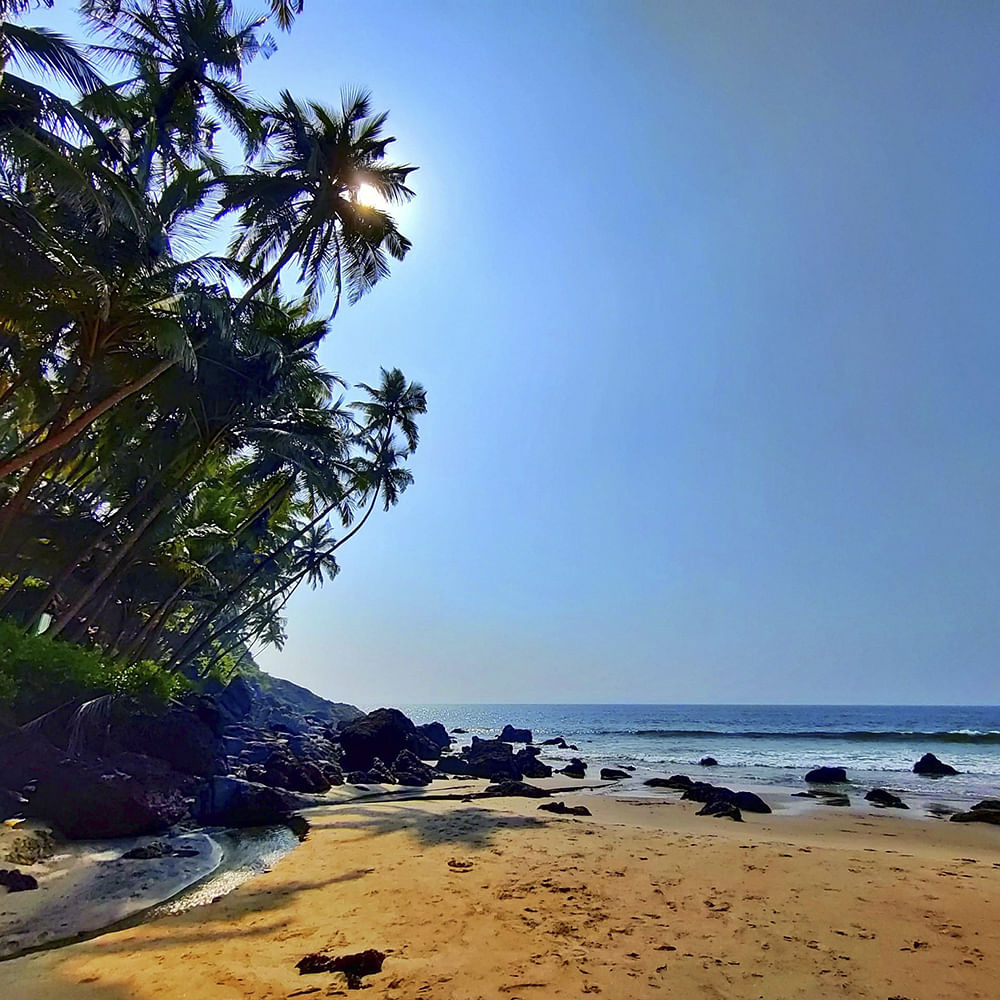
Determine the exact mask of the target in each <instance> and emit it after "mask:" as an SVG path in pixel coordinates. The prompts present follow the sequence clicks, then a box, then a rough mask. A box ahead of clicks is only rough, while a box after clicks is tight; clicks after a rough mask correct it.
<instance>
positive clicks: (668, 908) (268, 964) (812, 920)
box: [0, 779, 1000, 1000]
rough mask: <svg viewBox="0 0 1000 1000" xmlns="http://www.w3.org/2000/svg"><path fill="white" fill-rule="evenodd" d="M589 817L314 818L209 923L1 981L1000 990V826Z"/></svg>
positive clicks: (273, 987)
mask: <svg viewBox="0 0 1000 1000" xmlns="http://www.w3.org/2000/svg"><path fill="white" fill-rule="evenodd" d="M550 780H551V779H550ZM539 783H540V784H541V783H543V782H539ZM464 784H468V783H464ZM477 784H480V785H481V784H484V783H477ZM568 798H569V799H570V800H572V801H575V802H581V801H583V802H586V804H587V805H588V808H590V809H591V810H592V812H593V817H592V818H579V819H578V818H569V819H567V818H562V817H555V816H552V815H550V814H548V813H545V812H539V811H538V809H537V806H538V802H537V800H533V799H477V800H474V801H472V802H468V803H463V802H460V801H440V800H439V801H423V802H421V801H420V797H419V796H414V797H412V798H410V799H408V800H406V801H402V800H399V799H390V798H381V799H367V800H356V801H354V802H350V801H343V802H341V803H340V804H337V805H333V806H330V807H319V808H316V809H313V810H310V816H309V818H310V822H311V831H310V833H309V835H308V837H307V839H306V841H305V842H304V843H303V844H301V845H300V846H299V847H298V848H296V849H295V850H294V851H292V852H291V853H290V854H288V855H286V856H285V857H284V858H283V859H282V860H281V861H280V862H278V863H277V864H276V865H275V866H274V868H273V869H272V870H271V871H267V872H264V873H262V874H261V875H260V876H259V877H257V878H255V879H253V880H252V881H250V882H247V883H244V884H243V885H241V886H240V887H238V888H237V889H235V891H233V892H232V893H230V894H229V895H226V896H225V897H223V898H221V899H219V900H217V901H216V902H214V903H212V904H211V905H209V906H203V907H199V908H197V909H193V910H187V911H186V912H183V913H179V914H176V915H173V916H166V917H163V918H161V919H158V920H156V921H153V922H147V923H140V924H137V925H135V926H132V927H130V928H127V929H123V930H116V931H114V932H112V933H108V934H105V935H102V936H100V937H97V938H93V939H91V940H89V941H85V942H82V943H76V944H67V945H65V946H63V947H61V948H58V949H55V950H50V951H42V952H35V953H33V954H30V955H25V956H22V957H19V958H14V959H10V960H8V961H6V962H3V963H0V994H4V995H7V994H9V995H11V996H15V995H17V996H30V997H32V1000H68V998H70V997H72V998H77V997H79V998H81V1000H125V998H126V997H127V998H129V1000H160V998H162V1000H166V998H167V997H173V998H176V997H180V996H197V997H199V1000H200V998H202V997H204V998H206V1000H216V998H218V1000H222V998H226V1000H230V998H236V997H246V998H250V997H252V998H260V1000H264V998H268V997H286V996H288V995H289V994H292V993H296V992H297V991H302V990H308V991H313V987H318V988H319V989H320V990H326V991H327V994H328V995H329V993H331V992H332V993H336V992H337V991H338V990H340V989H343V979H342V977H340V976H339V975H337V974H326V975H318V976H302V977H300V976H299V975H298V973H297V971H296V969H295V963H296V962H297V961H298V960H299V959H300V958H301V957H302V956H303V955H305V954H307V953H310V952H315V951H318V950H320V949H324V948H330V949H331V950H332V953H333V954H341V953H347V952H354V951H360V950H363V949H365V948H378V949H380V950H382V951H384V952H386V954H387V956H388V957H387V959H386V962H385V967H384V969H383V972H382V973H381V974H379V975H378V976H375V977H373V978H372V979H370V980H367V981H366V983H367V984H370V985H371V986H373V987H376V988H377V990H378V995H380V996H385V997H386V998H391V1000H396V998H399V1000H402V998H404V997H412V996H422V995H426V996H433V997H435V998H437V997H443V998H454V1000H460V998H461V1000H470V998H478V997H484V998H485V997H518V996H520V997H522V998H527V997H537V996H541V995H545V996H552V997H558V998H561V997H564V996H565V997H570V996H572V997H577V996H579V995H580V994H581V993H595V994H599V993H604V994H606V995H608V996H612V997H613V996H616V995H628V996H632V997H646V996H649V997H654V996H676V997H688V996H706V997H720V998H721V997H723V996H724V997H727V998H729V1000H744V998H745V1000H757V998H758V997H759V996H761V995H765V996H767V997H772V996H780V997H782V998H786V997H787V998H802V1000H806V998H812V1000H826V998H828V997H829V998H832V997H835V996H836V997H843V996H850V997H852V998H854V997H858V998H863V1000H869V998H870V1000H886V997H890V996H905V997H907V998H909V1000H924V998H928V1000H929V998H931V997H939V996H959V995H961V996H968V997H982V998H986V997H987V996H988V995H989V993H988V988H989V986H990V984H991V983H992V981H993V979H994V978H995V976H996V974H997V973H998V972H1000V948H998V945H1000V928H998V927H997V925H996V921H995V920H994V919H993V903H992V900H993V899H994V898H995V895H996V890H997V888H998V887H1000V835H998V831H997V830H995V829H993V828H991V827H989V826H979V825H976V824H954V823H942V822H940V821H936V820H928V819H921V818H913V817H904V816H902V815H890V814H888V813H887V812H881V813H876V814H873V815H871V816H868V815H855V814H853V813H852V812H850V811H848V810H838V809H827V810H825V811H821V810H814V811H811V812H810V813H808V814H802V815H789V814H784V815H783V814H781V813H774V814H771V815H751V814H748V815H746V816H745V822H743V823H733V822H731V821H729V820H722V819H715V818H711V817H697V816H695V812H696V810H697V808H698V804H697V803H689V802H683V803H682V802H680V801H678V800H676V799H673V800H671V799H664V800H662V801H646V800H638V799H628V798H626V799H622V798H616V797H613V796H610V795H602V794H585V795H583V796H577V795H574V794H571V795H570V796H569V797H568ZM192 984H197V985H196V986H195V991H194V992H192ZM542 990H544V991H545V992H544V993H542V992H539V991H542ZM300 995H301V994H300Z"/></svg>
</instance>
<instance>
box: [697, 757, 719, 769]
mask: <svg viewBox="0 0 1000 1000" xmlns="http://www.w3.org/2000/svg"><path fill="white" fill-rule="evenodd" d="M698 763H699V764H701V766H702V767H718V766H719V762H718V761H717V760H716V759H715V758H714V757H702V758H701V760H700V761H698Z"/></svg>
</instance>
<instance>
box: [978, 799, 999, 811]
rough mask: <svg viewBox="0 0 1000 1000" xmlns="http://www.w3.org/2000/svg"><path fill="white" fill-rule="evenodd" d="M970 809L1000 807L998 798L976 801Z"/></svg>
mask: <svg viewBox="0 0 1000 1000" xmlns="http://www.w3.org/2000/svg"><path fill="white" fill-rule="evenodd" d="M972 809H973V811H975V810H976V809H1000V799H983V801H982V802H977V803H976V804H975V805H974V806H973V807H972Z"/></svg>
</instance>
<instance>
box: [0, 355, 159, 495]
mask: <svg viewBox="0 0 1000 1000" xmlns="http://www.w3.org/2000/svg"><path fill="white" fill-rule="evenodd" d="M175 364H177V362H176V361H168V360H166V359H164V360H162V361H159V362H157V364H155V365H154V366H153V367H152V368H151V369H150V370H149V371H148V372H146V373H145V374H144V375H140V376H139V378H137V379H133V380H132V381H131V382H128V383H126V384H125V385H123V386H119V388H117V389H116V390H115V391H114V392H112V393H110V394H109V395H107V396H105V397H104V399H102V400H101V401H100V402H99V403H95V404H94V405H93V406H92V407H90V409H89V410H87V411H86V412H85V413H81V414H80V416H78V417H76V418H75V419H74V420H71V421H70V422H69V423H68V424H66V426H65V427H63V428H61V429H60V430H58V431H55V432H53V433H52V434H49V435H47V436H46V437H45V439H44V440H43V441H40V442H39V443H38V444H36V445H35V446H34V447H32V448H29V449H28V450H27V451H22V452H21V453H20V454H19V455H15V456H13V457H12V458H9V459H7V460H6V461H4V462H2V463H0V479H4V478H5V477H7V476H10V475H12V474H13V473H15V472H19V471H20V470H21V469H23V468H25V466H28V465H31V464H32V463H33V462H35V461H37V460H38V459H40V458H43V457H45V456H47V455H50V454H51V453H52V452H54V451H56V450H57V449H59V448H62V447H64V446H65V445H67V444H69V442H70V441H72V440H73V439H74V438H76V437H77V436H79V435H80V434H82V433H83V432H84V431H85V430H86V429H87V428H88V427H89V426H90V425H91V424H92V423H93V422H94V421H95V420H97V419H98V418H100V417H101V416H103V415H104V414H105V413H107V411H108V410H110V409H111V408H112V407H113V406H117V405H118V404H119V403H120V402H122V400H125V399H128V397H129V396H131V395H133V394H134V393H137V392H139V391H140V390H142V389H145V388H146V386H147V385H149V383H150V382H153V381H154V380H156V379H158V378H159V377H160V376H161V375H162V374H163V373H164V372H165V371H167V370H168V369H170V368H173V366H174V365H175Z"/></svg>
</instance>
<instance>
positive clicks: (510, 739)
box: [498, 722, 531, 743]
mask: <svg viewBox="0 0 1000 1000" xmlns="http://www.w3.org/2000/svg"><path fill="white" fill-rule="evenodd" d="M498 739H501V740H503V741H504V743H530V742H531V730H530V729H517V728H516V727H515V726H512V725H511V724H510V723H509V722H508V723H507V725H506V726H504V727H503V732H501V733H500V736H499V737H498Z"/></svg>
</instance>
